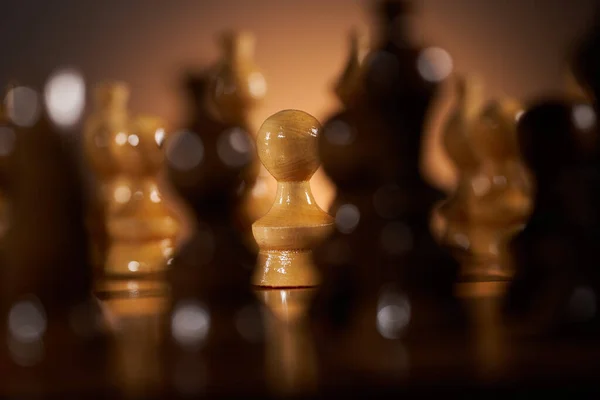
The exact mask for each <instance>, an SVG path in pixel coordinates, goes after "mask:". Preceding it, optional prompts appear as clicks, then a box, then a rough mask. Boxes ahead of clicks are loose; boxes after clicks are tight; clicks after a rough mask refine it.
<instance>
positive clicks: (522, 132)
mask: <svg viewBox="0 0 600 400" xmlns="http://www.w3.org/2000/svg"><path fill="white" fill-rule="evenodd" d="M599 45H600V19H598V18H597V19H596V23H595V25H594V27H593V28H592V29H591V31H590V33H589V34H588V36H587V38H585V39H584V40H583V43H582V45H581V46H579V48H578V49H577V52H576V54H575V57H574V62H573V68H572V70H573V74H574V77H575V78H576V80H577V83H578V85H579V86H580V87H581V88H582V89H583V91H584V92H585V95H582V94H581V93H574V94H573V95H571V96H570V98H561V99H549V100H545V101H541V102H539V103H537V104H535V105H534V106H533V107H531V108H530V109H529V110H528V111H527V112H526V113H525V115H523V117H522V118H521V119H520V121H519V125H518V130H519V139H520V148H521V152H522V154H523V158H524V160H525V162H526V164H527V165H528V167H529V169H530V170H531V171H532V174H533V176H534V178H535V181H536V191H535V199H534V208H533V213H532V215H531V218H530V219H529V222H528V224H527V226H526V228H525V230H524V231H522V232H521V233H520V234H519V235H518V236H517V237H515V239H514V240H513V242H512V243H511V250H512V259H513V263H514V269H515V270H516V276H515V279H514V282H513V284H512V286H511V287H510V290H509V292H508V297H507V301H506V311H507V314H508V316H509V318H510V319H511V320H512V321H513V322H515V323H517V326H519V327H521V328H522V329H523V330H525V332H528V333H533V334H571V333H585V332H590V331H592V332H597V329H598V327H599V321H600V318H599V317H598V314H597V312H596V308H597V300H596V299H597V296H598V290H600V273H599V271H598V268H597V267H596V261H595V259H596V258H597V254H596V253H597V251H596V247H597V243H598V239H599V237H600V210H599V208H598V204H600V203H599V201H600V176H599V175H600V147H599V146H600V141H599V140H598V126H597V118H598V117H597V115H598V103H597V99H598V94H599V90H600V79H598V77H599V76H600V75H599V74H598V66H599V65H600V64H599V58H598V49H599ZM571 92H573V90H571ZM588 97H591V98H592V103H591V104H590V102H589V100H588V99H587V98H588Z"/></svg>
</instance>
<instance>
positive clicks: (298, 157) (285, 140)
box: [256, 110, 321, 182]
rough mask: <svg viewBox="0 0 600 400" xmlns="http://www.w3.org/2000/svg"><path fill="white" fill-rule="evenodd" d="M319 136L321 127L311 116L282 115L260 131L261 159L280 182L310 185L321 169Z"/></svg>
mask: <svg viewBox="0 0 600 400" xmlns="http://www.w3.org/2000/svg"><path fill="white" fill-rule="evenodd" d="M320 133H321V124H320V123H319V121H317V119H316V118H315V117H313V116H312V115H310V114H307V113H305V112H303V111H298V110H284V111H280V112H278V113H276V114H273V115H271V116H270V117H269V118H267V120H266V121H265V122H264V123H263V124H262V126H261V127H260V129H259V130H258V134H257V136H256V145H257V149H258V156H259V157H260V160H261V161H262V163H263V165H264V166H265V168H267V170H268V171H269V172H270V173H271V175H273V176H274V177H275V179H277V180H278V181H280V182H299V181H307V180H309V179H310V177H311V176H312V175H313V174H314V173H315V171H316V170H317V168H319V156H318V148H317V146H318V145H317V143H318V137H319V135H320Z"/></svg>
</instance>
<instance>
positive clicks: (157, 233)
mask: <svg viewBox="0 0 600 400" xmlns="http://www.w3.org/2000/svg"><path fill="white" fill-rule="evenodd" d="M129 126H130V128H129V129H128V131H127V133H125V132H120V133H118V134H117V135H116V136H115V140H114V141H113V142H112V144H111V150H112V156H113V163H114V166H115V168H116V169H117V175H116V177H115V179H114V180H113V184H112V185H113V186H112V188H111V189H112V190H111V193H112V195H113V196H112V198H111V199H110V200H109V203H108V213H107V214H108V215H107V230H108V234H109V237H110V240H111V243H110V247H109V250H108V255H107V260H106V267H105V271H106V273H107V274H108V275H121V276H127V275H129V276H135V275H140V274H151V273H159V272H163V271H164V270H165V269H166V268H167V260H168V259H169V258H171V256H172V254H173V251H174V245H175V239H176V237H177V234H178V231H179V222H178V221H177V219H176V217H175V215H174V213H173V211H172V210H171V209H170V207H169V206H168V205H167V204H166V203H165V201H164V199H163V195H162V191H161V188H160V186H159V184H158V175H159V173H160V171H161V169H162V167H163V164H164V152H163V142H164V140H165V138H166V136H165V135H166V130H165V125H164V123H163V122H162V121H161V120H160V119H159V118H156V117H151V116H139V117H136V118H134V119H132V120H131V121H130V125H129Z"/></svg>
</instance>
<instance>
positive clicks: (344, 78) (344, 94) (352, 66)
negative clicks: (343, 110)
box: [334, 29, 370, 105]
mask: <svg viewBox="0 0 600 400" xmlns="http://www.w3.org/2000/svg"><path fill="white" fill-rule="evenodd" d="M349 39H350V51H349V54H348V60H347V61H346V65H345V67H344V70H343V71H342V74H341V75H340V77H339V78H338V79H337V81H336V83H335V86H334V92H335V94H336V96H337V98H338V99H339V100H340V102H341V103H342V104H344V105H347V104H350V103H351V102H352V101H353V99H354V97H355V96H358V95H359V93H360V85H361V82H362V71H363V68H364V64H363V62H364V60H365V58H366V56H367V53H368V52H369V47H370V46H369V42H368V38H367V36H366V35H364V34H363V33H361V32H359V31H357V30H356V29H355V30H352V31H351V32H350V35H349Z"/></svg>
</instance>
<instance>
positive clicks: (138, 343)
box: [97, 279, 168, 398]
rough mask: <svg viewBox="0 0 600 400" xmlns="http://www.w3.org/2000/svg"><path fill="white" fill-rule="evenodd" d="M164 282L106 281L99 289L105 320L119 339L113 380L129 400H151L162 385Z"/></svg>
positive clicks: (114, 352)
mask: <svg viewBox="0 0 600 400" xmlns="http://www.w3.org/2000/svg"><path fill="white" fill-rule="evenodd" d="M167 293H168V291H167V287H166V285H165V284H164V282H161V281H142V280H133V279H131V280H126V281H119V282H105V284H104V285H102V286H101V287H100V288H98V293H97V295H98V297H99V298H100V299H101V301H102V307H103V311H104V316H105V319H106V320H107V321H108V323H109V326H110V328H111V330H112V332H113V335H114V338H115V346H114V349H113V353H112V367H111V368H110V370H111V371H113V372H112V379H113V381H114V382H115V384H116V385H117V386H118V387H119V389H120V391H121V392H122V394H123V395H124V397H125V398H147V396H149V395H150V394H152V393H155V392H156V391H157V389H158V387H159V385H160V377H161V373H162V371H161V368H160V363H159V357H158V354H157V352H156V349H157V348H158V344H159V343H160V334H161V326H162V321H163V318H164V313H165V307H166V304H167V300H168V297H167Z"/></svg>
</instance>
